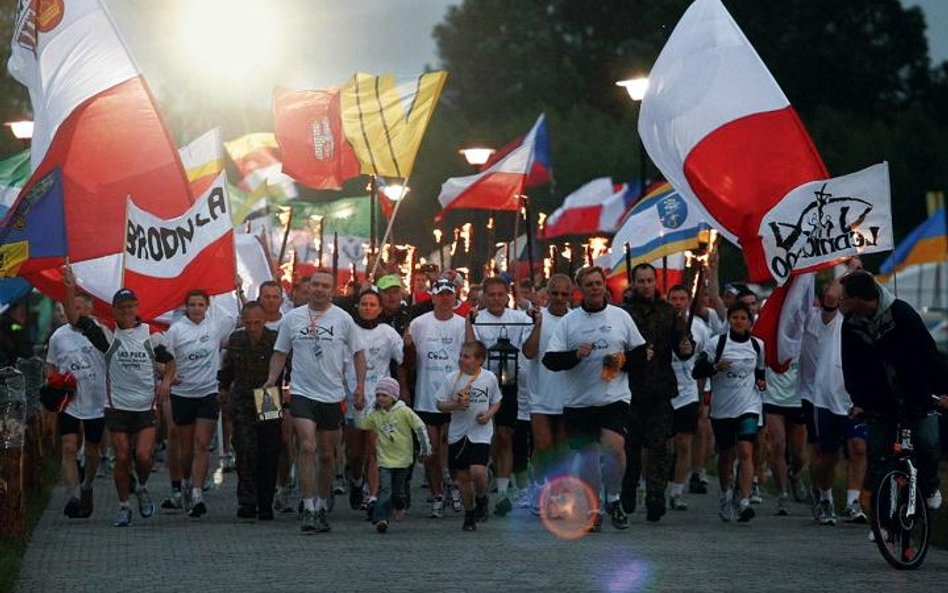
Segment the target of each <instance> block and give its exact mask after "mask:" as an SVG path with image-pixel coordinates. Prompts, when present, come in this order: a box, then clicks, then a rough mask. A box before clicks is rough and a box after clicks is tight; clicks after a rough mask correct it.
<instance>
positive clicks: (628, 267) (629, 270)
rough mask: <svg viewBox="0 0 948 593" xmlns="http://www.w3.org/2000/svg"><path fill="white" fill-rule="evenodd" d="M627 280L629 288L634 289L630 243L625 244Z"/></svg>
mask: <svg viewBox="0 0 948 593" xmlns="http://www.w3.org/2000/svg"><path fill="white" fill-rule="evenodd" d="M625 280H626V283H627V284H628V285H629V287H630V288H631V287H632V246H631V245H630V244H629V242H628V241H626V242H625Z"/></svg>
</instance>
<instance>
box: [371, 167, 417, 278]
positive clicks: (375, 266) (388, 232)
mask: <svg viewBox="0 0 948 593" xmlns="http://www.w3.org/2000/svg"><path fill="white" fill-rule="evenodd" d="M408 179H409V178H408V177H405V182H404V183H402V195H401V198H399V200H398V201H396V202H395V208H393V209H392V217H391V218H389V219H388V226H386V227H385V234H384V235H383V236H382V242H381V243H380V246H381V247H385V244H386V243H388V240H389V237H391V235H392V225H394V224H395V217H396V216H398V210H399V209H400V208H401V207H402V202H404V201H405V194H406V190H407V188H408ZM378 267H379V258H375V261H374V262H372V270H371V271H369V272H368V275H367V276H366V277H367V278H374V277H375V272H376V270H377V269H378Z"/></svg>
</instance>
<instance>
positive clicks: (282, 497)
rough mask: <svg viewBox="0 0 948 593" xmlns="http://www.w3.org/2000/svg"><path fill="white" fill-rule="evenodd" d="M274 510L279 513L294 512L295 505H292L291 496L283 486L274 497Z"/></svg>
mask: <svg viewBox="0 0 948 593" xmlns="http://www.w3.org/2000/svg"><path fill="white" fill-rule="evenodd" d="M273 510H274V511H276V512H278V513H292V512H293V507H292V506H290V501H289V496H287V494H286V491H284V490H283V489H282V488H278V489H277V493H276V496H274V497H273Z"/></svg>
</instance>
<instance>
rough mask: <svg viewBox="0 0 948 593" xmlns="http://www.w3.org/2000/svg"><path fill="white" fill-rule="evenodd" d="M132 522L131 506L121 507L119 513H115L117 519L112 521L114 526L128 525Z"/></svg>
mask: <svg viewBox="0 0 948 593" xmlns="http://www.w3.org/2000/svg"><path fill="white" fill-rule="evenodd" d="M131 524H132V509H130V508H129V507H119V510H118V513H117V514H116V515H115V521H114V522H113V523H112V527H128V526H129V525H131Z"/></svg>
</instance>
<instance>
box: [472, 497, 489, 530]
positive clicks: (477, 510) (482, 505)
mask: <svg viewBox="0 0 948 593" xmlns="http://www.w3.org/2000/svg"><path fill="white" fill-rule="evenodd" d="M487 517H488V512H487V497H486V496H477V497H475V498H474V520H475V521H479V522H481V523H483V522H484V521H487Z"/></svg>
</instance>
